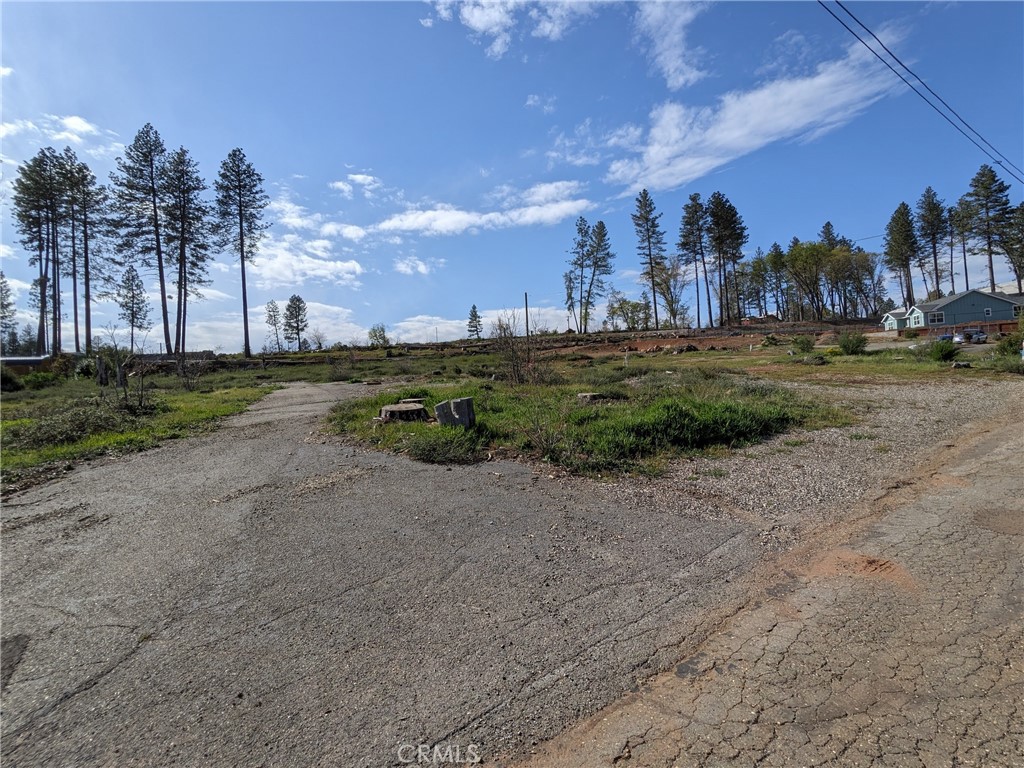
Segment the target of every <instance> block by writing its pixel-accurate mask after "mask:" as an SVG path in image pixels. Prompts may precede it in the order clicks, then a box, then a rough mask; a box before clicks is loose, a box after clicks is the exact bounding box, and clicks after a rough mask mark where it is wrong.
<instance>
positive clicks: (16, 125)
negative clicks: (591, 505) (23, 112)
mask: <svg viewBox="0 0 1024 768" xmlns="http://www.w3.org/2000/svg"><path fill="white" fill-rule="evenodd" d="M38 130H39V127H38V126H37V125H36V124H35V123H33V122H32V121H31V120H14V121H12V122H10V123H0V139H6V138H9V137H11V136H14V135H16V134H19V133H25V132H26V131H38Z"/></svg>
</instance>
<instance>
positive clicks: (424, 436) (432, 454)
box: [407, 427, 480, 464]
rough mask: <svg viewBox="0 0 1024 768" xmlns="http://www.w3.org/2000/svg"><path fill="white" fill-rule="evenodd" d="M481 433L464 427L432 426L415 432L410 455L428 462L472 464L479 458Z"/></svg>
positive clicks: (410, 441)
mask: <svg viewBox="0 0 1024 768" xmlns="http://www.w3.org/2000/svg"><path fill="white" fill-rule="evenodd" d="M479 448H480V435H479V433H478V432H477V431H476V430H473V429H463V428H462V427H430V428H427V429H423V430H420V431H418V432H416V433H414V434H413V435H412V436H411V437H410V438H409V442H408V445H407V450H408V453H409V455H410V456H411V457H412V458H414V459H416V460H417V461H423V462H426V463H428V464H472V463H473V462H475V461H476V460H477V458H478V453H479Z"/></svg>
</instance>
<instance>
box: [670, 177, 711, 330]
mask: <svg viewBox="0 0 1024 768" xmlns="http://www.w3.org/2000/svg"><path fill="white" fill-rule="evenodd" d="M707 230H708V211H707V208H706V207H705V206H704V203H703V202H702V201H701V199H700V194H699V193H697V192H694V193H693V194H691V195H690V200H689V202H688V203H687V204H686V205H684V206H683V218H682V221H681V222H680V224H679V244H678V249H679V252H680V253H682V254H683V256H684V258H685V259H686V261H687V263H688V264H692V265H693V275H694V286H695V294H696V297H697V327H698V328H700V273H701V271H703V273H704V292H705V293H706V294H707V307H708V327H709V328H710V327H714V324H715V321H714V318H713V316H712V314H711V284H710V283H709V282H708V260H707V253H706V249H707V242H708V236H707Z"/></svg>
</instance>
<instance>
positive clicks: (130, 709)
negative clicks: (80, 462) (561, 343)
mask: <svg viewBox="0 0 1024 768" xmlns="http://www.w3.org/2000/svg"><path fill="white" fill-rule="evenodd" d="M366 393H367V387H362V386H359V385H344V384H337V385H322V386H318V385H310V384H301V385H294V386H290V387H289V388H287V389H285V390H281V391H278V392H275V393H273V394H271V395H270V396H268V397H267V398H266V399H264V400H263V401H262V402H260V403H259V404H257V405H256V406H255V407H254V408H253V409H252V410H251V411H249V412H248V413H246V414H244V415H242V416H239V417H237V418H234V419H232V420H230V421H229V422H228V423H227V424H226V425H225V427H224V428H223V429H221V430H220V431H218V432H216V433H214V434H211V435H207V436H201V437H198V438H194V439H189V440H187V441H181V442H171V443H167V444H165V445H164V446H162V447H160V448H158V449H156V450H153V451H148V452H146V453H142V454H137V455H133V456H129V457H126V458H123V459H119V460H114V461H108V462H103V463H97V464H93V465H89V466H86V467H84V468H82V469H80V470H77V471H75V472H73V473H71V474H70V475H68V476H67V477H66V478H65V479H62V480H59V481H57V482H54V483H51V484H48V485H45V486H42V487H38V488H35V489H31V490H29V491H27V492H25V493H23V494H20V495H18V496H16V497H15V498H13V499H11V500H10V501H9V502H8V503H6V504H5V505H4V510H3V526H4V534H3V549H2V554H3V563H2V569H3V590H2V604H3V637H4V665H3V666H4V674H3V681H4V683H5V686H4V690H3V699H2V706H3V730H2V747H0V749H2V757H3V764H4V766H5V768H8V767H10V766H70V765H75V766H84V765H117V766H130V765H216V766H221V765H245V766H249V765H275V766H276V765H285V766H314V765H316V766H319V765H335V766H346V767H349V766H351V767H354V766H374V767H377V766H389V765H400V764H402V760H403V759H404V758H405V757H407V756H408V754H407V753H402V754H400V752H399V750H400V749H401V748H402V747H403V745H413V746H418V745H419V744H421V743H426V744H436V743H442V744H448V743H450V744H453V745H457V746H462V747H465V748H468V746H469V745H476V746H477V748H478V749H479V750H480V751H481V753H482V754H483V755H487V756H489V755H496V754H501V753H507V752H510V751H513V752H514V751H521V750H522V748H523V745H530V744H532V743H535V742H537V741H540V740H542V739H545V738H549V737H551V736H554V735H555V734H556V733H558V732H559V731H560V730H562V729H563V728H565V727H566V726H568V725H569V724H571V723H572V722H573V721H575V720H576V719H578V718H579V717H580V716H581V715H583V714H585V713H589V712H592V711H594V710H595V709H596V708H598V707H599V706H601V705H603V704H605V703H607V702H609V701H613V700H615V699H616V698H617V697H619V696H620V695H622V694H623V693H625V692H627V691H628V690H629V689H631V688H633V687H635V686H636V684H637V682H638V681H640V680H643V679H646V678H648V677H650V676H651V675H652V674H654V673H656V672H657V671H659V670H661V669H664V668H665V667H666V666H667V665H669V664H671V662H672V661H673V660H674V659H676V658H678V657H679V654H680V653H681V651H679V650H678V646H679V643H681V642H686V641H688V640H694V639H698V640H699V639H700V637H702V636H703V635H704V634H706V633H707V632H708V631H710V628H711V627H713V626H714V625H715V624H716V623H717V621H718V620H719V619H720V618H721V617H722V616H724V615H726V614H727V613H728V612H730V611H732V610H735V609H736V607H737V606H738V605H740V604H741V603H742V591H741V589H740V588H739V587H738V586H735V585H733V584H732V581H733V577H734V576H736V575H737V574H741V573H744V572H747V571H749V569H750V567H751V565H752V563H754V562H756V560H757V558H758V557H760V555H761V548H760V547H759V546H758V544H757V542H756V536H757V531H756V530H755V529H753V528H751V527H750V526H746V525H744V524H743V523H740V522H736V521H732V520H730V519H727V518H726V519H720V520H717V521H708V522H705V523H703V524H700V525H695V524H694V521H693V520H692V519H691V518H689V517H687V516H686V515H682V514H677V515H673V514H670V513H657V514H655V515H642V514H640V512H639V511H638V510H637V509H635V508H629V507H621V508H598V507H597V506H596V505H593V504H591V503H588V502H587V501H586V500H585V499H584V498H583V497H582V495H581V494H579V493H576V492H574V490H573V484H572V483H571V482H570V483H569V484H566V483H565V482H563V481H559V480H554V479H550V478H548V476H547V475H544V474H535V473H534V472H532V471H531V470H530V469H529V468H527V467H525V466H522V465H517V464H512V463H501V462H491V463H486V464H483V465H477V466H472V467H457V468H452V469H450V470H448V471H445V470H444V469H442V468H438V467H433V466H425V465H419V464H415V463H413V462H410V461H408V460H405V459H403V458H399V457H394V456H387V455H380V454H375V453H366V452H363V451H359V450H355V449H352V448H349V447H346V446H345V445H343V444H340V443H339V442H337V441H335V440H333V439H331V438H328V437H324V436H322V435H319V434H318V433H317V432H316V430H317V427H318V426H319V424H320V420H321V419H322V415H323V413H324V412H325V411H326V409H327V407H328V405H329V404H330V403H331V402H333V401H334V400H335V399H337V398H339V397H350V396H354V395H365V394H366Z"/></svg>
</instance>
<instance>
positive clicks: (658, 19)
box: [633, 2, 707, 91]
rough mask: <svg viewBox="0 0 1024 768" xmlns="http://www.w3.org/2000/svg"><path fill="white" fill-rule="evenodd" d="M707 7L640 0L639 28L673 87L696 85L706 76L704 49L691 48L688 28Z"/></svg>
mask: <svg viewBox="0 0 1024 768" xmlns="http://www.w3.org/2000/svg"><path fill="white" fill-rule="evenodd" d="M706 7H707V4H706V3H698V2H686V3H683V2H644V3H637V9H636V17H635V18H634V22H633V23H634V25H635V26H636V31H637V33H638V34H639V35H640V36H641V37H642V38H645V39H646V41H647V53H648V58H650V60H651V62H652V63H653V64H654V66H655V67H656V68H657V70H658V71H659V72H660V73H661V74H662V76H664V78H665V82H666V84H667V85H668V87H669V89H670V90H673V91H677V90H679V89H680V88H685V87H686V86H688V85H693V84H694V83H695V82H697V81H698V80H700V79H701V78H702V77H704V75H705V73H704V72H702V71H701V70H700V68H699V67H698V65H697V59H698V58H699V57H700V54H701V50H700V49H699V48H694V49H690V48H688V47H687V44H686V28H687V27H688V26H689V25H690V23H691V22H692V21H693V20H694V19H695V18H697V16H699V15H700V13H701V12H702V11H703V10H704V9H705V8H706Z"/></svg>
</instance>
